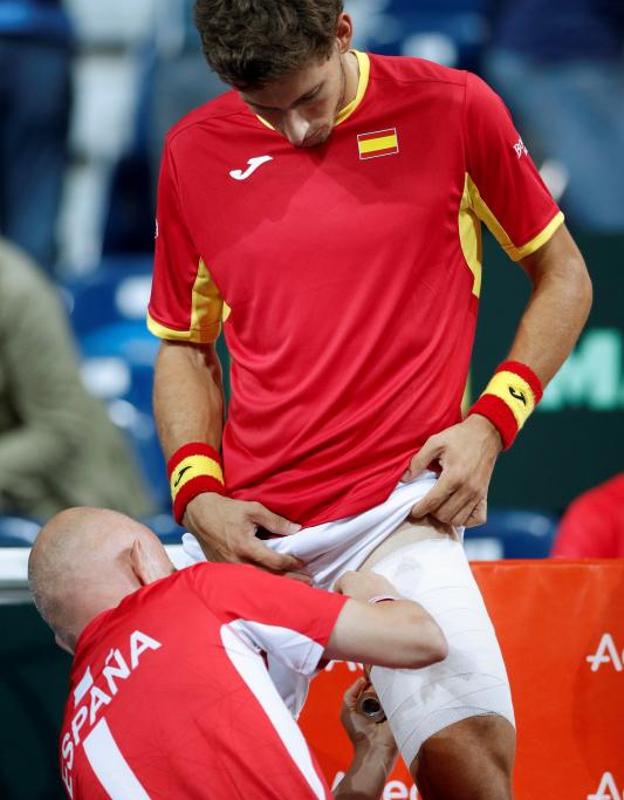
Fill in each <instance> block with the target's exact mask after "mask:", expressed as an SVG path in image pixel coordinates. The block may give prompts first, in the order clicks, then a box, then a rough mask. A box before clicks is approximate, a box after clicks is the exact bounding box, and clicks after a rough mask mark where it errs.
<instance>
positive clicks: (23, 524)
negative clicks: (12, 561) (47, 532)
mask: <svg viewBox="0 0 624 800" xmlns="http://www.w3.org/2000/svg"><path fill="white" fill-rule="evenodd" d="M40 529H41V524H40V523H39V522H35V520H32V519H24V518H23V517H0V547H30V546H31V545H32V543H33V542H34V541H35V538H36V537H37V534H38V533H39V531H40Z"/></svg>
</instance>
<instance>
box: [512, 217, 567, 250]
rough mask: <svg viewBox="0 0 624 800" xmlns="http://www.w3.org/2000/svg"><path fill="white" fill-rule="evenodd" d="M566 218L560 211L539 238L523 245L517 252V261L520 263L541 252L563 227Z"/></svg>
mask: <svg viewBox="0 0 624 800" xmlns="http://www.w3.org/2000/svg"><path fill="white" fill-rule="evenodd" d="M564 220H565V217H564V216H563V212H562V211H559V212H558V213H557V214H555V216H554V217H553V218H552V219H551V221H550V222H549V223H548V225H547V226H546V227H545V228H544V230H543V231H541V233H538V234H537V236H534V237H533V238H532V239H531V241H530V242H527V243H526V244H524V245H522V247H519V248H518V249H517V250H516V252H517V254H518V258H517V259H516V260H517V261H519V260H520V259H521V258H526V257H527V256H530V255H531V253H534V252H535V251H536V250H539V249H540V247H541V246H542V245H544V244H546V242H547V241H548V240H549V239H550V238H551V237H552V235H553V233H554V232H555V231H556V230H557V229H558V228H560V227H561V225H563V222H564Z"/></svg>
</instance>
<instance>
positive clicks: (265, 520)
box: [250, 503, 301, 536]
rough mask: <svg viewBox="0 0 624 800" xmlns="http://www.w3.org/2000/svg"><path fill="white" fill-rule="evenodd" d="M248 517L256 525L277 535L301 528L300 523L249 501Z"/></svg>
mask: <svg viewBox="0 0 624 800" xmlns="http://www.w3.org/2000/svg"><path fill="white" fill-rule="evenodd" d="M251 506H252V508H251V514H250V518H251V520H252V521H253V522H255V523H256V524H257V525H260V526H261V527H263V528H266V529H267V531H271V533H276V534H278V535H279V536H290V535H292V534H293V533H297V532H298V531H300V530H301V525H297V524H296V523H294V522H290V521H289V520H287V519H285V518H284V517H280V515H279V514H274V513H273V512H272V511H269V509H268V508H265V507H264V506H263V505H262V504H261V503H251Z"/></svg>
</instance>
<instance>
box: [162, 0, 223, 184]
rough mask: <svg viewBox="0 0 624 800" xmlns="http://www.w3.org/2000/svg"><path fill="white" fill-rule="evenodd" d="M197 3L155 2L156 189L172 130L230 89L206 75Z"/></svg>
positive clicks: (183, 1)
mask: <svg viewBox="0 0 624 800" xmlns="http://www.w3.org/2000/svg"><path fill="white" fill-rule="evenodd" d="M194 2H195V0H155V3H156V7H155V21H156V25H155V35H154V39H155V50H156V58H155V65H154V83H153V100H152V124H151V125H150V131H149V137H150V140H149V145H150V158H151V162H152V173H153V176H154V187H155V185H156V179H157V177H158V171H159V168H160V157H161V154H162V149H163V144H164V141H165V134H166V133H167V131H168V130H169V128H171V126H172V125H174V124H175V123H176V122H177V121H178V120H179V119H181V118H182V117H183V116H184V115H185V114H187V113H188V112H189V111H192V109H194V108H197V106H200V105H202V103H206V102H208V100H211V99H212V98H213V97H216V96H217V95H218V94H221V93H222V92H224V91H225V90H226V89H227V86H226V85H225V84H224V83H223V82H222V81H221V80H220V79H219V78H218V77H217V76H216V75H215V74H214V73H213V72H207V71H206V62H205V61H204V56H203V53H202V49H201V40H200V38H199V34H198V33H197V29H196V28H195V26H194V25H193V5H194Z"/></svg>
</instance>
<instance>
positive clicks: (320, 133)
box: [301, 126, 332, 147]
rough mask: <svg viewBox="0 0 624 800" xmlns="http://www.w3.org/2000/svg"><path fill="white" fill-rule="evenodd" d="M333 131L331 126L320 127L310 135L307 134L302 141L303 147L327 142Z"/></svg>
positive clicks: (316, 145)
mask: <svg viewBox="0 0 624 800" xmlns="http://www.w3.org/2000/svg"><path fill="white" fill-rule="evenodd" d="M331 132H332V129H331V127H330V126H326V127H323V128H320V129H319V130H317V131H315V132H314V133H313V134H311V135H310V136H306V138H305V139H304V140H303V142H302V143H301V147H318V146H319V145H320V144H325V142H326V141H327V140H328V139H329V137H330V136H331Z"/></svg>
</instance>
